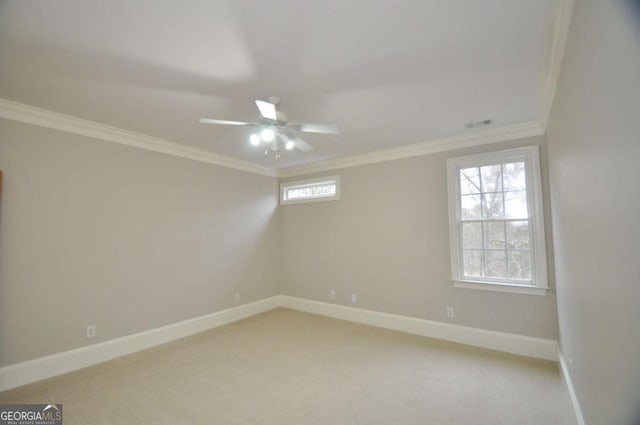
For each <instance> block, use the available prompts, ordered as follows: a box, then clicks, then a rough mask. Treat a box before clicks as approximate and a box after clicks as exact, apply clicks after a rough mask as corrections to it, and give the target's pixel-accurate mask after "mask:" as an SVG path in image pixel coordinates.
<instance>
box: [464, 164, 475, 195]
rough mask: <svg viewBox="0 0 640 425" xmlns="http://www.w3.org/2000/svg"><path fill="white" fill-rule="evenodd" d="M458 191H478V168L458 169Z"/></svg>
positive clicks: (465, 192) (467, 192)
mask: <svg viewBox="0 0 640 425" xmlns="http://www.w3.org/2000/svg"><path fill="white" fill-rule="evenodd" d="M460 193H461V194H462V195H467V194H470V193H480V169H479V168H463V169H462V170H460Z"/></svg>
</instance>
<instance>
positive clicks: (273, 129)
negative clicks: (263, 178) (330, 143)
mask: <svg viewBox="0 0 640 425" xmlns="http://www.w3.org/2000/svg"><path fill="white" fill-rule="evenodd" d="M255 102H256V106H257V107H258V111H259V112H260V119H259V120H258V122H245V121H229V120H218V119H214V118H201V119H200V122H201V123H203V124H222V125H236V126H250V127H258V131H257V132H256V133H254V134H252V135H251V137H250V138H249V142H250V143H251V145H252V146H260V145H261V144H264V145H265V146H266V147H265V150H264V154H265V155H268V154H269V151H271V152H273V153H274V154H275V158H276V159H280V150H281V148H282V147H284V149H286V150H292V149H293V148H296V149H299V150H301V151H302V152H309V151H311V150H313V147H312V146H311V145H310V144H309V143H307V142H305V141H304V140H302V139H301V138H300V137H299V136H297V135H296V133H298V132H301V133H317V134H340V129H339V128H338V127H337V126H335V125H327V124H304V123H290V122H288V121H287V115H286V114H285V113H284V112H282V111H279V110H278V109H277V108H276V107H277V105H279V104H280V98H279V97H277V96H270V97H268V98H267V100H266V101H264V100H256V101H255Z"/></svg>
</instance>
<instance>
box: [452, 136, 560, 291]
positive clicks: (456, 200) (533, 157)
mask: <svg viewBox="0 0 640 425" xmlns="http://www.w3.org/2000/svg"><path fill="white" fill-rule="evenodd" d="M518 161H524V162H525V167H526V178H527V207H528V209H529V220H530V226H531V241H530V243H531V256H532V264H531V265H532V269H531V274H532V282H533V285H527V284H522V285H519V284H517V283H512V282H501V281H500V280H499V279H496V280H492V279H466V278H464V276H463V275H462V258H461V255H460V249H461V241H460V238H461V232H460V223H461V220H460V183H459V170H460V169H462V168H468V167H480V166H483V165H491V164H497V163H504V162H518ZM447 173H448V176H447V182H448V190H449V238H450V248H451V281H452V282H453V285H454V286H455V287H457V288H464V289H480V290H487V291H500V292H513V293H520V294H532V295H546V293H547V291H548V290H549V289H550V288H549V285H548V279H547V254H546V240H545V230H544V209H543V204H542V175H541V171H540V154H539V149H538V146H529V147H525V148H516V149H508V150H503V151H498V152H489V153H484V154H478V155H470V156H464V157H457V158H449V159H448V160H447Z"/></svg>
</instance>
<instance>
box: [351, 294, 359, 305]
mask: <svg viewBox="0 0 640 425" xmlns="http://www.w3.org/2000/svg"><path fill="white" fill-rule="evenodd" d="M351 302H352V303H354V304H355V303H357V302H358V295H357V294H351Z"/></svg>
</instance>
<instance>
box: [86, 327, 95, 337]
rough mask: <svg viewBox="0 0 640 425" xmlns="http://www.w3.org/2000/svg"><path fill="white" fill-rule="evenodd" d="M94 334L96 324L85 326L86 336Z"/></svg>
mask: <svg viewBox="0 0 640 425" xmlns="http://www.w3.org/2000/svg"><path fill="white" fill-rule="evenodd" d="M94 336H96V325H89V326H87V338H93V337H94Z"/></svg>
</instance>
